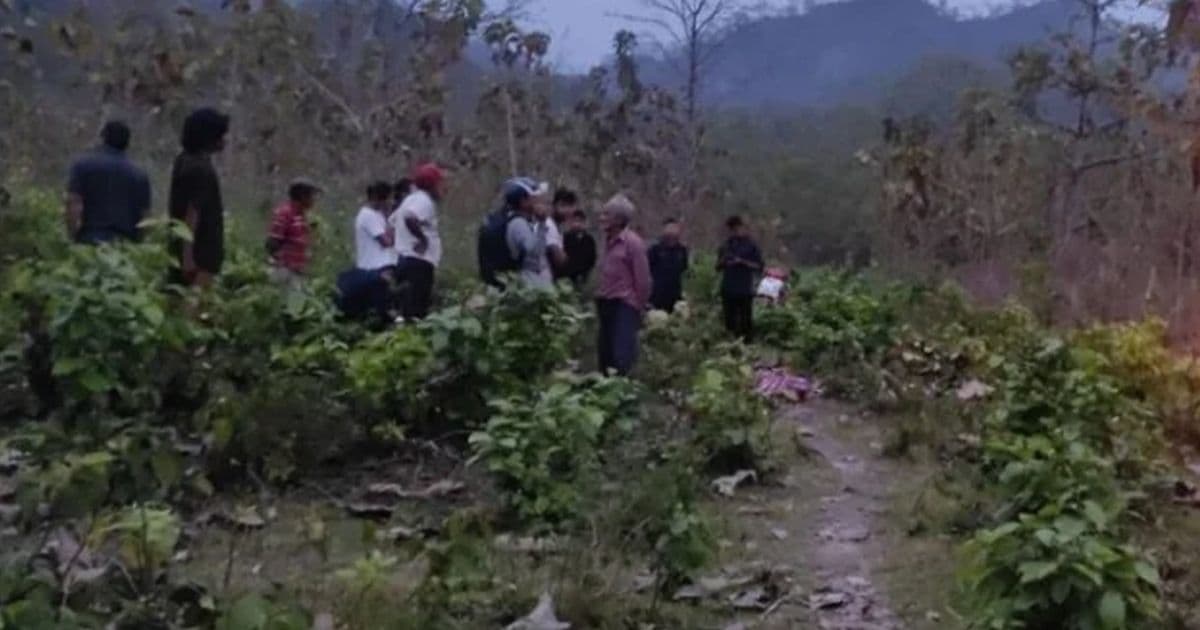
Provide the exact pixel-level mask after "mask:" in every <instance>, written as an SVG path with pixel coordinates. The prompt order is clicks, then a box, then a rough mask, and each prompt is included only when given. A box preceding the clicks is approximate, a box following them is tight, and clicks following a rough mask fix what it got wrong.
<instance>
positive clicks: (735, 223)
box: [717, 216, 763, 342]
mask: <svg viewBox="0 0 1200 630" xmlns="http://www.w3.org/2000/svg"><path fill="white" fill-rule="evenodd" d="M725 227H726V228H727V229H728V230H729V238H727V239H726V240H725V243H724V244H723V245H721V248H720V250H719V251H718V253H717V270H718V271H720V272H721V301H722V305H723V307H724V315H725V329H726V330H728V331H729V332H730V333H732V334H733V335H735V336H736V337H738V338H739V339H741V340H742V341H746V342H749V341H750V340H751V338H752V336H753V334H754V294H755V283H754V276H755V275H756V274H757V273H758V272H760V271H762V268H763V258H762V252H761V251H759V249H758V245H757V244H756V243H755V242H754V240H753V239H751V238H750V236H749V235H748V230H747V227H746V222H745V221H744V220H743V219H742V218H741V217H740V216H732V217H729V219H728V220H727V221H726V222H725Z"/></svg>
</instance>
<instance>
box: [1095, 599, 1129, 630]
mask: <svg viewBox="0 0 1200 630" xmlns="http://www.w3.org/2000/svg"><path fill="white" fill-rule="evenodd" d="M1099 612H1100V624H1101V627H1103V628H1104V629H1105V630H1121V629H1123V628H1124V627H1125V596H1124V595H1121V594H1120V593H1118V592H1116V591H1108V592H1106V593H1104V597H1102V598H1100V610H1099Z"/></svg>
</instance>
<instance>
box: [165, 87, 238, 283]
mask: <svg viewBox="0 0 1200 630" xmlns="http://www.w3.org/2000/svg"><path fill="white" fill-rule="evenodd" d="M228 132H229V117H228V116H226V115H225V114H222V113H221V112H218V111H217V110H215V109H210V108H202V109H198V110H196V111H194V112H192V113H191V115H189V116H188V117H187V120H185V121H184V123H183V136H182V142H181V144H182V145H183V151H182V152H181V153H180V154H179V156H178V157H176V158H175V165H174V167H173V168H172V169H171V199H170V214H171V218H172V219H176V220H179V221H182V222H184V223H185V224H186V225H187V226H188V228H190V229H191V231H192V240H191V242H187V241H183V240H175V241H173V242H172V244H171V247H172V252H173V253H174V254H175V255H176V256H177V257H178V258H179V277H178V279H179V280H180V281H182V282H183V283H184V284H191V285H197V286H201V287H205V286H208V285H210V284H212V280H213V277H214V276H216V275H217V274H218V273H220V272H221V265H222V264H223V263H224V261H225V208H224V206H223V204H222V201H221V181H220V178H219V177H218V176H217V171H216V169H215V168H214V167H213V163H212V155H213V154H214V153H218V152H220V151H221V150H222V149H224V148H225V134H227V133H228Z"/></svg>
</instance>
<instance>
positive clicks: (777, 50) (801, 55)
mask: <svg viewBox="0 0 1200 630" xmlns="http://www.w3.org/2000/svg"><path fill="white" fill-rule="evenodd" d="M1071 11H1072V2H1071V1H1070V0H1046V1H1045V2H1042V3H1039V4H1036V5H1033V6H1028V7H1023V8H1017V9H1014V10H1012V11H1010V12H1007V13H1003V14H999V15H996V16H991V17H986V18H977V19H969V20H959V19H956V18H954V17H953V16H951V15H948V14H946V13H943V12H942V11H940V10H939V9H937V8H936V7H934V6H933V5H931V4H929V3H927V2H925V0H848V1H846V2H840V3H834V4H828V5H821V6H818V7H815V8H813V9H811V10H809V11H807V12H805V13H803V14H798V15H784V16H777V17H768V18H764V19H760V20H756V21H753V22H749V23H746V24H742V25H740V26H738V27H736V28H734V29H733V30H732V31H731V32H730V33H729V34H728V35H727V36H726V37H725V39H724V41H723V43H722V44H721V50H720V53H719V54H718V58H717V60H716V61H715V62H714V63H713V66H712V69H711V74H710V80H709V84H708V87H707V93H706V97H707V98H708V100H709V101H710V102H711V103H714V104H717V105H722V106H730V105H733V106H762V105H776V106H789V105H805V106H829V105H837V104H840V103H843V102H846V101H854V102H863V101H871V102H875V101H878V100H879V99H881V98H882V97H883V96H884V93H885V92H886V91H887V89H888V88H889V87H890V86H891V85H892V83H893V82H894V81H895V80H896V79H897V78H898V77H899V76H901V75H904V74H907V73H908V72H910V71H912V70H914V69H916V68H917V67H918V65H919V64H920V63H921V62H922V60H928V59H930V58H941V59H947V58H954V59H958V60H960V61H964V62H969V64H970V65H974V66H978V72H968V73H966V75H964V76H963V77H962V79H963V80H968V79H971V78H972V77H975V78H977V75H980V74H983V73H986V72H987V71H988V70H992V71H995V70H996V69H998V68H999V67H1000V66H1001V64H1002V63H1003V59H1004V56H1005V55H1006V54H1007V53H1009V52H1011V51H1012V50H1014V49H1015V48H1017V47H1018V46H1020V45H1022V44H1026V43H1029V42H1034V41H1038V40H1040V39H1042V38H1044V37H1045V35H1046V34H1047V32H1048V31H1050V30H1054V29H1061V28H1063V27H1064V26H1065V25H1066V24H1067V23H1068V20H1069V18H1070V16H1071ZM652 75H653V76H654V77H655V78H657V79H659V80H663V81H669V80H670V78H671V76H672V75H673V73H672V72H670V69H669V68H664V67H663V66H661V65H659V66H658V67H657V68H655V71H654V72H653V73H652ZM953 78H954V77H943V79H953Z"/></svg>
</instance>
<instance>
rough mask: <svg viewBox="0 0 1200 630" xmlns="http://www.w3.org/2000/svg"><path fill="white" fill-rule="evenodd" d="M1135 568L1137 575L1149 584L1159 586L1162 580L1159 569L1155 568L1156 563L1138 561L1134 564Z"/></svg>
mask: <svg viewBox="0 0 1200 630" xmlns="http://www.w3.org/2000/svg"><path fill="white" fill-rule="evenodd" d="M1133 570H1134V571H1135V572H1136V573H1137V576H1138V577H1139V578H1141V579H1142V581H1144V582H1146V583H1147V584H1151V585H1153V586H1158V585H1159V584H1160V582H1161V580H1160V578H1159V576H1158V569H1155V568H1154V565H1152V564H1150V563H1149V562H1136V563H1134V565H1133Z"/></svg>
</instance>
